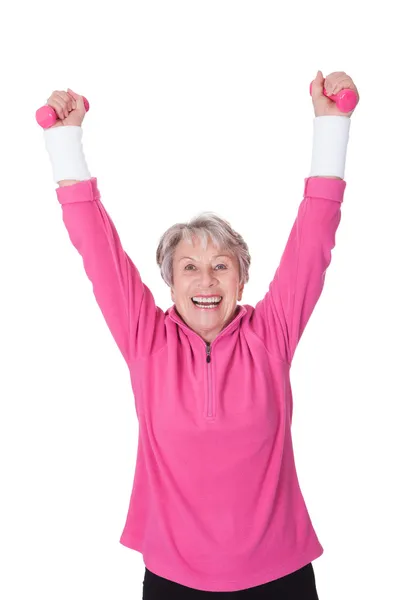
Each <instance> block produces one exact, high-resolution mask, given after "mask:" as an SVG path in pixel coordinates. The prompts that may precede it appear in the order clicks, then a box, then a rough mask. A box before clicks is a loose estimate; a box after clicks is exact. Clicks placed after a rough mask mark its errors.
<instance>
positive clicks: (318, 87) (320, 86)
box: [311, 71, 325, 100]
mask: <svg viewBox="0 0 400 600" xmlns="http://www.w3.org/2000/svg"><path fill="white" fill-rule="evenodd" d="M324 81H325V80H324V76H323V75H322V73H321V71H318V72H317V75H316V77H315V79H314V81H313V82H312V88H311V96H312V99H313V100H317V99H318V98H321V97H322V96H323V95H324Z"/></svg>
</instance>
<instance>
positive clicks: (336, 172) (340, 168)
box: [309, 115, 350, 179]
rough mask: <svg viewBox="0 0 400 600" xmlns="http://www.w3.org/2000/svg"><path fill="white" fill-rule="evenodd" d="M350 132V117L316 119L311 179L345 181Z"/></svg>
mask: <svg viewBox="0 0 400 600" xmlns="http://www.w3.org/2000/svg"><path fill="white" fill-rule="evenodd" d="M349 132H350V118H349V117H342V116H339V115H326V116H323V117H315V119H314V135H313V147H312V159H311V170H310V175H309V176H310V177H327V176H332V177H340V178H341V179H344V171H345V165H346V154H347V143H348V141H349Z"/></svg>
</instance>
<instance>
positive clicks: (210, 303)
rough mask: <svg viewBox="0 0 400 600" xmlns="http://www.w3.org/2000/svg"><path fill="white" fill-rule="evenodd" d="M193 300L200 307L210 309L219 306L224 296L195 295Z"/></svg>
mask: <svg viewBox="0 0 400 600" xmlns="http://www.w3.org/2000/svg"><path fill="white" fill-rule="evenodd" d="M192 302H193V304H194V305H195V306H197V307H198V308H205V309H206V310H210V309H212V308H217V307H218V306H219V304H220V303H221V302H222V296H211V297H209V298H204V297H202V296H193V298H192Z"/></svg>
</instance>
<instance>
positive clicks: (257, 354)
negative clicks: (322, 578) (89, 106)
mask: <svg viewBox="0 0 400 600" xmlns="http://www.w3.org/2000/svg"><path fill="white" fill-rule="evenodd" d="M324 86H325V88H326V89H327V91H328V92H330V93H337V92H338V91H340V90H341V89H343V88H352V89H354V90H355V91H357V90H356V87H355V85H354V83H353V81H352V79H351V78H350V77H349V76H348V75H346V74H345V73H343V72H335V73H332V74H330V75H329V76H328V77H327V78H326V79H325V80H324V78H323V76H322V73H321V72H320V71H318V74H317V76H316V78H315V80H314V82H313V89H312V101H313V106H314V111H315V120H314V139H313V144H314V145H313V155H312V161H311V162H312V166H311V173H310V175H309V177H307V178H306V179H305V187H304V197H303V200H302V202H301V204H300V206H299V210H298V214H297V217H296V220H295V223H294V225H293V227H292V230H291V232H290V235H289V239H288V241H287V244H286V247H285V250H284V252H283V256H282V259H281V262H280V265H279V268H278V269H277V271H276V273H275V276H274V278H273V280H272V282H271V284H270V287H269V290H268V291H267V292H266V295H265V296H264V298H263V299H262V300H260V302H258V304H257V305H256V306H255V307H252V306H249V305H240V304H238V303H239V302H240V301H241V299H242V294H243V288H244V285H245V284H246V282H247V281H248V278H249V265H250V255H249V250H248V247H247V244H246V243H245V241H244V240H243V238H242V237H241V236H240V235H239V234H238V233H237V232H236V231H234V230H233V229H232V227H231V226H230V225H229V223H228V222H227V221H225V220H223V219H221V218H219V217H217V216H215V215H214V214H212V213H204V214H202V215H200V216H198V217H197V218H195V219H194V220H192V221H191V222H189V223H185V224H177V225H174V226H173V227H171V228H170V229H168V231H166V233H165V234H164V235H163V236H162V238H161V240H160V243H159V246H158V249H157V262H158V265H159V266H160V269H161V275H162V277H163V279H164V281H165V282H166V283H167V285H168V286H169V287H170V289H171V296H172V300H173V303H174V305H173V306H172V307H171V308H169V309H168V310H167V311H166V312H164V311H162V310H161V309H160V308H158V307H157V305H156V303H155V301H154V298H153V295H152V293H151V292H150V290H149V289H148V288H147V287H146V285H145V284H144V283H143V282H142V279H141V277H140V275H139V273H138V270H137V268H136V267H135V265H134V264H133V262H132V261H131V259H130V258H129V256H128V255H127V254H126V252H125V251H124V249H123V247H122V245H121V242H120V239H119V236H118V233H117V231H116V229H115V227H114V224H113V222H112V220H111V218H110V217H109V215H108V214H107V212H106V210H105V208H104V206H103V204H102V202H101V198H100V192H99V189H98V186H97V179H96V178H94V177H91V176H90V173H89V171H88V167H87V164H86V162H85V158H84V154H83V150H82V144H81V139H82V129H81V124H82V121H83V118H84V115H85V108H84V105H83V101H82V97H81V96H78V95H77V94H75V93H74V92H72V90H68V92H62V91H58V92H54V93H53V94H52V95H51V97H50V98H49V100H48V104H49V105H50V106H52V107H53V108H54V109H55V110H56V112H57V114H58V117H59V119H60V120H59V121H58V122H57V123H56V125H54V126H53V127H52V128H51V129H49V130H46V131H45V132H44V135H45V142H46V147H47V150H48V152H49V155H50V158H51V161H52V167H53V176H54V180H55V181H56V182H57V183H58V184H59V187H58V188H57V189H56V193H57V197H58V201H59V202H60V204H61V207H62V213H63V220H64V223H65V226H66V228H67V231H68V234H69V237H70V239H71V242H72V244H73V245H74V246H75V248H76V249H77V251H78V252H79V253H80V255H81V256H82V259H83V264H84V268H85V271H86V273H87V276H88V277H89V279H90V280H91V282H92V284H93V292H94V295H95V297H96V301H97V302H98V304H99V306H100V308H101V311H102V313H103V315H104V318H105V320H106V322H107V325H108V327H109V329H110V331H111V333H112V335H113V337H114V339H115V342H116V344H117V345H118V347H119V349H120V351H121V353H122V355H123V357H124V359H125V361H126V363H127V365H128V368H129V370H130V374H131V380H132V389H133V393H134V396H135V402H136V411H137V416H138V421H139V443H138V453H137V463H136V472H135V478H134V485H133V490H132V495H131V498H130V504H129V510H128V515H127V519H126V524H125V527H124V530H123V533H122V536H121V538H120V542H121V543H122V544H123V545H125V546H127V547H128V548H131V549H133V550H136V551H137V552H140V553H142V554H143V559H144V562H145V565H146V567H145V576H144V586H143V598H145V599H146V600H156V599H157V600H158V599H164V600H165V599H169V598H174V599H179V598H185V599H190V598H200V597H201V598H203V597H206V596H212V595H213V593H215V592H217V593H218V592H231V594H230V595H229V597H231V598H233V597H235V598H236V597H240V598H249V599H250V598H269V599H270V600H273V599H278V598H286V599H289V598H290V599H293V600H296V599H299V600H300V599H307V600H312V599H316V598H318V596H317V590H316V584H315V578H314V571H313V566H312V561H314V560H315V559H316V558H318V557H319V556H320V555H321V554H322V552H323V548H322V546H321V544H320V542H319V540H318V538H317V535H316V533H315V531H314V528H313V525H312V522H311V519H310V516H309V513H308V511H307V508H306V505H305V501H304V499H303V496H302V493H301V490H300V487H299V483H298V478H297V474H296V469H295V461H294V453H293V447H292V439H291V419H292V392H291V385H290V376H289V374H290V367H291V364H292V360H293V356H294V353H295V350H296V347H297V345H298V342H299V340H300V337H301V335H302V333H303V330H304V328H305V326H306V324H307V321H308V320H309V318H310V315H311V313H312V311H313V309H314V307H315V305H316V302H317V301H318V298H319V297H320V295H321V292H322V289H323V283H324V277H325V272H326V269H327V267H328V265H329V263H330V261H331V251H332V249H333V248H334V245H335V233H336V230H337V227H338V225H339V222H340V216H341V204H342V201H343V195H344V191H345V187H346V183H345V182H344V167H345V158H346V150H347V142H348V136H349V129H350V116H351V113H347V114H342V113H340V112H339V110H338V108H337V106H336V104H335V103H334V102H332V101H331V100H330V99H329V98H327V97H326V96H325V95H324V94H323V87H324ZM239 594H240V596H239ZM226 596H228V595H227V594H226Z"/></svg>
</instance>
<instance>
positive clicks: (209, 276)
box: [199, 269, 218, 287]
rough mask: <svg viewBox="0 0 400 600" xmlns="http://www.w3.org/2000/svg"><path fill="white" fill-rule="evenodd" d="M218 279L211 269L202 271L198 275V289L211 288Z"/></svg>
mask: <svg viewBox="0 0 400 600" xmlns="http://www.w3.org/2000/svg"><path fill="white" fill-rule="evenodd" d="M217 283H218V279H217V277H216V273H215V271H213V269H204V270H203V271H202V272H201V273H200V275H199V287H211V286H212V285H216V284H217Z"/></svg>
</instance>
